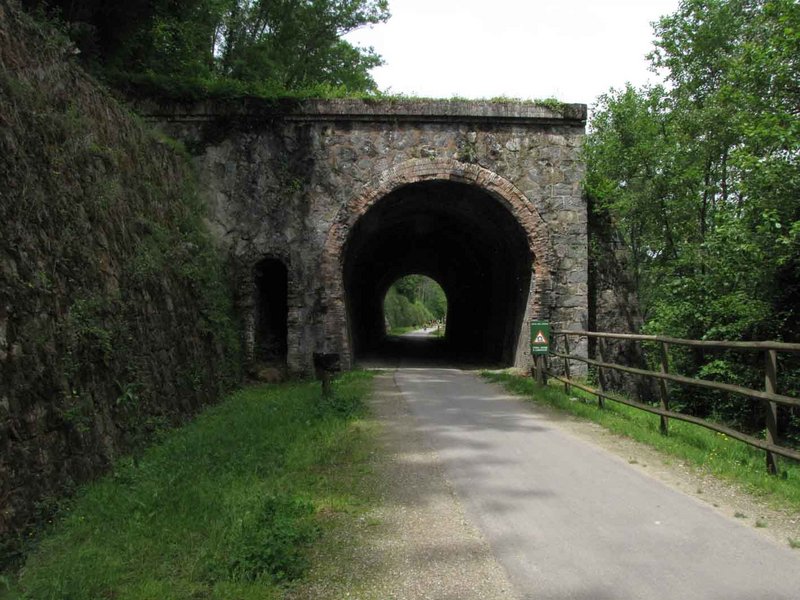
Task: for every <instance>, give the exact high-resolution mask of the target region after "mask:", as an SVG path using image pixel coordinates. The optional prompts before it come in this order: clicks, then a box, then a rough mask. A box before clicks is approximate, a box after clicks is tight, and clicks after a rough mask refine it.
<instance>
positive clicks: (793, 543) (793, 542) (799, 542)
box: [788, 538, 800, 549]
mask: <svg viewBox="0 0 800 600" xmlns="http://www.w3.org/2000/svg"><path fill="white" fill-rule="evenodd" d="M788 540H789V548H794V549H797V548H800V539H797V538H788Z"/></svg>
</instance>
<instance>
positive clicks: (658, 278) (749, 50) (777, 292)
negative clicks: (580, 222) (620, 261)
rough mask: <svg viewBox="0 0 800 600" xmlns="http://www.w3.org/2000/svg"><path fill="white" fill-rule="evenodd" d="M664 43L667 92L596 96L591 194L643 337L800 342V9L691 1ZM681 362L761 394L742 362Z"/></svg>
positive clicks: (656, 55)
mask: <svg viewBox="0 0 800 600" xmlns="http://www.w3.org/2000/svg"><path fill="white" fill-rule="evenodd" d="M655 31H656V42H655V49H654V51H653V52H652V53H651V55H650V59H651V62H652V65H653V67H654V69H657V70H658V71H659V72H660V73H663V74H664V76H665V78H666V82H665V85H664V86H656V87H652V88H645V89H641V90H637V89H634V88H631V87H627V88H626V89H624V90H622V91H614V90H612V91H611V92H610V93H609V94H607V95H605V96H603V97H601V99H600V101H599V102H598V105H597V107H596V114H595V116H594V118H593V120H592V123H591V130H590V135H589V136H588V139H587V143H586V159H587V165H588V173H587V177H586V191H587V194H588V195H589V197H590V200H591V203H592V205H593V206H594V207H595V209H596V210H601V211H606V212H607V214H609V215H610V217H611V219H612V221H613V222H614V223H615V226H616V228H617V229H618V231H619V237H620V238H621V239H622V240H623V241H624V243H625V245H626V247H627V248H628V249H629V251H630V253H631V256H632V264H633V268H634V270H635V278H634V280H635V281H636V282H637V287H638V291H639V294H640V298H641V299H642V304H643V307H644V310H645V319H646V324H645V328H646V329H647V330H648V331H651V332H655V333H667V334H670V335H673V336H678V337H692V338H703V337H705V338H711V339H713V338H723V339H769V338H771V339H784V340H787V341H797V340H799V339H800V306H798V304H797V301H796V298H797V293H798V291H800V237H799V235H800V202H798V198H800V164H799V163H800V85H798V82H799V81H800V5H798V4H797V3H796V2H795V1H794V0H683V1H682V2H681V3H680V5H679V8H678V10H677V11H676V12H675V13H674V14H672V15H669V16H667V17H664V18H662V19H661V20H659V22H658V23H657V24H656V27H655ZM675 359H676V360H677V361H678V362H679V365H678V366H679V367H680V368H682V369H683V370H684V371H688V372H690V373H691V372H694V373H698V374H700V375H702V376H705V377H709V378H713V377H724V378H725V379H727V380H729V381H730V380H733V381H740V382H743V383H756V384H757V382H756V381H755V379H756V378H757V375H756V373H757V371H756V370H755V369H750V368H749V365H748V364H746V360H745V359H744V358H743V357H737V356H729V355H715V356H710V355H709V356H706V355H704V354H702V353H689V354H686V355H676V356H675ZM787 379H791V376H789V377H788V378H787ZM696 399H697V398H696ZM688 401H689V400H687V402H688ZM715 402H716V404H714V406H715V407H716V408H715V409H714V410H716V409H720V411H721V412H722V413H726V414H725V416H726V417H728V418H731V419H733V420H739V421H740V422H743V421H748V424H749V426H751V427H758V426H759V423H757V422H754V421H753V418H752V415H747V414H743V413H738V412H736V410H734V409H733V406H734V404H733V403H726V401H721V400H720V401H719V402H717V401H716V400H715ZM741 405H742V404H741V403H737V404H736V406H741ZM698 406H699V404H698ZM698 410H699V409H698Z"/></svg>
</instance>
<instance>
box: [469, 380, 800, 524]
mask: <svg viewBox="0 0 800 600" xmlns="http://www.w3.org/2000/svg"><path fill="white" fill-rule="evenodd" d="M482 375H483V376H484V377H485V378H487V379H489V380H491V381H495V382H498V383H501V384H502V385H503V386H504V387H505V388H506V389H508V390H509V391H511V392H514V393H516V394H520V395H522V396H526V397H527V398H529V399H531V400H533V401H535V402H540V403H542V404H546V405H548V406H552V407H554V408H557V409H559V410H561V411H564V412H567V413H570V414H572V415H575V416H578V417H581V418H583V419H587V420H590V421H594V422H595V423H599V424H600V425H602V426H603V427H605V428H607V429H609V430H610V431H613V432H615V433H618V434H622V435H625V436H627V437H630V438H632V439H634V440H636V441H639V442H642V443H645V444H647V445H649V446H652V447H653V448H656V449H657V450H660V451H662V452H664V453H665V454H669V455H671V456H674V457H676V458H679V459H681V460H683V461H686V462H687V463H690V464H693V465H695V466H697V467H701V468H703V469H705V470H707V471H708V472H709V473H711V474H713V475H716V476H718V477H720V478H723V479H727V480H729V481H734V482H736V483H738V484H741V485H742V486H743V487H744V488H745V490H747V491H748V492H750V493H752V494H754V495H756V496H759V497H762V498H764V499H765V500H767V501H768V502H769V503H770V504H772V505H773V506H775V507H777V508H784V509H789V510H793V511H798V510H800V465H798V464H796V463H794V462H793V461H790V460H788V459H779V460H780V462H779V473H778V475H777V476H772V475H769V474H767V472H766V468H765V458H764V452H763V451H761V450H757V449H755V448H751V447H750V446H748V445H746V444H744V443H742V442H740V441H738V440H734V439H731V438H729V437H728V436H726V435H724V434H721V433H717V432H714V431H710V430H708V429H704V428H702V427H698V426H697V425H693V424H691V423H684V422H682V421H676V420H674V419H673V420H671V421H670V423H669V435H668V436H664V435H661V433H660V431H659V417H658V416H657V415H654V414H651V413H647V412H645V411H642V410H637V409H635V408H632V407H630V406H626V405H624V404H619V403H617V402H612V401H607V402H606V407H605V409H600V408H599V407H598V406H597V402H596V397H595V396H592V395H590V394H588V393H586V392H583V391H581V390H577V389H575V388H573V389H572V394H570V395H567V394H565V393H564V391H563V385H562V384H561V383H558V382H555V381H553V382H551V384H550V385H548V386H545V387H542V386H538V385H537V384H536V383H535V382H534V381H533V380H532V379H530V378H528V377H522V376H519V375H513V374H511V373H503V372H494V371H492V372H490V371H485V372H483V373H482Z"/></svg>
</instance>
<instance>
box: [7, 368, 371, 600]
mask: <svg viewBox="0 0 800 600" xmlns="http://www.w3.org/2000/svg"><path fill="white" fill-rule="evenodd" d="M371 377H372V375H371V374H370V373H367V372H352V373H347V374H345V375H343V376H342V377H341V378H340V379H339V380H337V381H336V383H335V388H334V389H335V397H334V399H333V400H330V401H327V402H325V403H323V401H322V400H321V399H320V391H319V385H318V384H315V383H290V384H284V385H276V386H258V387H252V388H247V389H244V390H240V391H238V392H236V393H234V394H232V395H231V396H230V397H229V398H227V399H226V400H225V401H224V402H222V403H220V404H219V405H217V406H214V407H212V408H210V409H209V410H207V411H205V412H204V413H203V414H202V415H200V416H199V417H198V418H197V419H196V420H195V421H193V422H192V423H191V424H189V425H187V426H186V427H183V428H181V429H178V430H174V431H171V432H168V433H167V434H165V436H164V438H163V440H162V441H161V442H160V443H158V444H156V445H154V446H153V447H151V448H149V449H148V450H147V451H146V452H145V453H144V455H143V457H142V458H141V459H140V460H139V461H138V462H137V463H136V464H134V463H133V462H132V461H130V460H123V461H120V462H119V463H118V464H117V465H116V466H115V467H114V469H113V472H112V473H110V474H109V475H108V476H107V477H105V478H104V479H102V480H100V481H98V482H96V483H94V484H91V485H89V486H87V487H85V488H84V489H83V490H82V491H81V492H80V493H79V494H78V495H77V496H76V498H75V499H74V501H73V502H71V503H70V507H69V508H68V509H66V510H65V514H64V516H63V517H62V518H61V519H60V521H59V522H58V523H57V524H56V525H55V526H54V527H53V529H52V531H49V532H47V533H46V534H45V535H43V537H42V539H41V542H40V543H39V545H38V548H37V549H36V550H35V551H34V552H33V553H32V554H31V555H30V556H29V557H28V559H27V562H26V563H25V565H24V566H23V567H22V569H21V571H20V572H19V573H18V579H17V578H16V577H15V580H14V582H13V583H11V582H10V581H9V579H10V578H9V577H6V578H5V583H6V587H7V588H9V589H7V590H6V591H5V593H4V592H2V591H0V598H30V599H37V600H39V599H59V600H62V599H70V600H82V599H86V600H88V599H92V600H97V599H103V598H114V599H119V600H138V599H145V598H147V599H153V598H159V599H173V598H175V599H178V598H187V599H188V598H193V599H199V598H215V599H231V600H233V599H236V600H247V599H250V598H253V599H255V598H258V599H259V600H267V599H272V598H281V597H283V595H284V593H285V592H286V590H287V589H289V588H290V587H291V585H292V582H293V581H297V580H299V579H301V578H302V577H303V575H304V573H305V572H306V569H307V568H308V550H309V548H310V546H311V545H312V544H313V543H314V542H315V541H318V540H320V538H324V537H325V536H326V535H327V534H328V533H330V532H329V530H330V528H331V527H332V525H331V523H332V522H335V521H336V519H332V518H331V515H337V514H342V513H352V514H360V513H361V512H363V511H365V510H366V509H367V508H368V506H369V502H370V500H369V491H368V490H367V489H366V488H367V487H368V486H367V485H366V484H365V480H366V473H368V471H369V456H370V453H371V452H372V450H373V448H374V437H373V435H372V431H371V430H370V429H369V426H368V425H366V424H365V421H364V420H362V419H361V418H360V417H361V416H362V415H363V411H364V403H363V401H364V399H365V397H366V395H367V394H368V393H369V390H370V380H371ZM320 541H322V540H320ZM3 587H4V586H3V579H1V578H0V589H2V588H3Z"/></svg>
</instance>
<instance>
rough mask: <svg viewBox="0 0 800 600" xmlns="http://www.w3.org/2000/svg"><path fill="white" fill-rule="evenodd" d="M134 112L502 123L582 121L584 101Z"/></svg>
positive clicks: (269, 102) (261, 102) (243, 101)
mask: <svg viewBox="0 0 800 600" xmlns="http://www.w3.org/2000/svg"><path fill="white" fill-rule="evenodd" d="M135 108H136V110H137V112H139V114H141V115H143V116H144V117H145V118H147V119H149V120H153V121H173V122H174V121H184V122H185V121H208V120H214V119H217V118H220V117H222V118H225V117H238V118H242V117H248V118H265V119H279V120H286V121H350V122H354V121H362V122H414V123H475V122H487V123H503V124H514V125H522V126H524V125H547V124H551V125H571V126H580V127H584V126H585V125H586V105H585V104H557V103H549V102H542V103H537V102H535V101H530V102H528V101H513V100H498V101H492V100H423V99H374V100H372V99H366V100H358V99H332V100H308V99H306V100H299V99H291V98H281V99H264V98H236V99H230V100H205V101H201V102H188V103H187V102H174V101H152V100H147V101H141V102H138V103H137V104H136V106H135Z"/></svg>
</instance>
